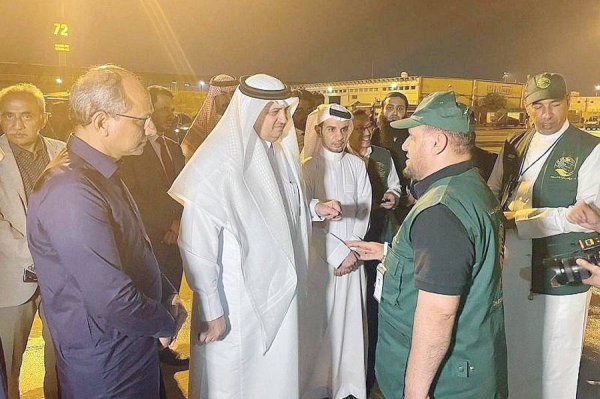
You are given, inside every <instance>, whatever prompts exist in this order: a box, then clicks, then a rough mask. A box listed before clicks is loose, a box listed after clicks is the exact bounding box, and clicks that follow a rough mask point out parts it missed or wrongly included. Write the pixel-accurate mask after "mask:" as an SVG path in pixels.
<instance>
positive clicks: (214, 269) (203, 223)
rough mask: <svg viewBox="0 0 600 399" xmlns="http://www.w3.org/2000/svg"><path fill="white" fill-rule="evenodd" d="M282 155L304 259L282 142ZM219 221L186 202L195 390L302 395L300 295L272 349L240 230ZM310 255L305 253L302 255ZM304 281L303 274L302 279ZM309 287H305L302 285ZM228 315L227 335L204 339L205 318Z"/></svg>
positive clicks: (214, 398)
mask: <svg viewBox="0 0 600 399" xmlns="http://www.w3.org/2000/svg"><path fill="white" fill-rule="evenodd" d="M275 156H276V158H277V164H278V169H279V174H280V177H281V179H280V183H281V184H282V190H280V191H283V192H284V193H285V195H282V196H283V197H285V198H283V199H284V207H285V209H286V211H287V219H288V223H289V225H290V232H291V236H292V243H293V246H294V256H295V258H296V264H297V265H298V264H305V262H306V260H305V259H304V257H305V255H304V250H303V249H302V240H301V239H299V238H298V237H299V235H300V234H302V233H301V229H300V225H299V223H300V222H299V218H300V213H299V210H300V207H301V206H305V204H304V200H303V199H302V198H300V192H299V190H298V187H297V186H296V183H295V182H294V178H293V176H291V170H290V167H289V164H288V163H287V160H286V159H285V156H284V155H283V153H282V150H281V147H280V146H279V144H278V143H276V145H275ZM223 224H224V223H223V221H215V220H212V219H211V217H210V216H208V215H207V214H206V213H203V212H202V209H199V208H197V207H193V206H185V207H184V211H183V216H182V221H181V235H180V242H179V243H180V247H181V251H182V257H183V260H184V267H185V270H186V275H187V276H188V277H190V276H193V278H194V281H195V284H194V285H195V286H196V287H200V290H199V292H197V293H195V294H194V300H193V307H194V309H193V312H192V327H191V350H190V352H191V359H190V383H189V397H190V398H193V399H197V398H210V399H232V398H238V399H254V398H290V399H293V398H298V395H299V383H298V300H297V297H294V299H293V301H292V303H291V304H290V307H289V310H288V312H287V314H286V316H285V318H284V320H283V322H282V324H281V327H280V328H279V331H278V332H277V336H276V337H275V340H274V341H273V344H272V345H271V347H270V348H269V350H268V351H267V352H266V353H263V352H264V348H263V345H262V341H263V340H262V337H261V333H260V331H261V328H260V325H259V319H258V318H257V316H256V313H255V311H254V309H253V308H252V305H251V301H250V297H249V295H248V290H247V285H246V284H245V283H244V279H243V275H242V270H241V267H242V264H241V263H242V253H241V251H242V249H241V248H240V244H239V242H238V241H237V240H236V238H235V236H234V235H233V234H232V233H231V232H230V231H229V230H228V229H227V228H222V227H221V226H223ZM300 257H302V259H299V258H300ZM298 281H299V284H300V282H302V278H301V276H299V278H298ZM302 289H303V287H300V286H299V287H298V290H302ZM222 315H226V316H227V318H226V320H227V322H228V325H227V330H226V333H225V335H224V336H223V338H221V339H220V340H218V341H215V342H212V343H209V344H200V343H199V341H198V339H197V337H198V333H199V332H200V327H201V323H202V320H214V319H216V318H218V317H220V316H222Z"/></svg>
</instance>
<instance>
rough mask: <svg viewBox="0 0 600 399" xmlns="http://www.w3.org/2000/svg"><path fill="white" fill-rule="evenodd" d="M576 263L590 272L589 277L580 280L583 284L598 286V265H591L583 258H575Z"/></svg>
mask: <svg viewBox="0 0 600 399" xmlns="http://www.w3.org/2000/svg"><path fill="white" fill-rule="evenodd" d="M577 264H578V265H579V266H581V267H583V268H584V269H587V270H589V272H590V273H592V275H591V276H590V278H586V279H585V280H581V281H582V282H583V283H584V284H587V285H591V286H594V287H597V288H600V267H598V266H596V265H593V264H591V263H590V262H588V261H587V260H584V259H577Z"/></svg>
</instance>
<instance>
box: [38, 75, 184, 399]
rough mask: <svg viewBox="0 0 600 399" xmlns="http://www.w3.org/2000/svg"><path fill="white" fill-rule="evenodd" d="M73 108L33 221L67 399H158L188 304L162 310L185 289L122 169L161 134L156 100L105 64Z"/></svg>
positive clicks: (76, 94) (77, 91)
mask: <svg viewBox="0 0 600 399" xmlns="http://www.w3.org/2000/svg"><path fill="white" fill-rule="evenodd" d="M71 104H72V105H71V107H72V114H73V116H74V118H75V122H76V127H75V130H74V133H73V134H72V135H71V137H70V138H69V141H68V143H67V148H66V150H65V151H63V152H62V153H61V154H59V155H58V157H57V158H56V159H55V160H54V161H53V162H52V163H51V164H50V165H49V167H48V169H46V171H45V172H44V173H43V174H42V176H41V177H40V179H39V180H38V182H37V184H36V186H35V188H34V192H33V193H32V195H31V197H30V205H29V213H28V215H27V216H28V218H27V225H28V229H27V237H28V240H29V246H30V249H31V253H32V256H33V259H34V262H35V265H36V270H37V273H38V279H39V285H40V289H41V295H42V302H43V304H44V306H45V309H46V317H47V319H48V325H49V327H50V331H51V334H52V338H53V341H54V345H55V351H56V363H57V371H58V378H59V387H60V391H61V397H62V398H63V399H65V398H100V397H102V398H108V397H110V398H136V399H137V398H158V397H159V381H160V374H159V363H158V353H157V351H156V344H157V340H160V342H161V344H163V345H164V346H167V345H169V344H170V343H171V341H172V337H174V336H175V334H176V327H177V326H179V325H180V323H176V321H175V319H179V317H178V315H177V314H178V311H179V309H180V308H179V305H178V304H177V305H174V306H171V305H166V306H163V305H162V304H161V302H163V303H169V304H170V303H173V297H174V295H175V290H174V289H173V287H172V286H168V285H166V284H163V283H162V281H161V280H162V276H161V273H160V270H159V267H158V264H157V262H156V258H155V257H154V254H153V253H152V246H151V245H150V242H149V240H148V236H147V235H146V232H145V230H144V226H143V223H142V221H141V218H140V215H139V212H138V210H137V207H136V205H135V203H134V201H133V199H132V197H131V195H130V194H129V192H128V190H127V188H126V186H125V185H124V184H123V182H122V180H121V178H120V176H119V170H118V169H119V163H118V161H119V160H120V159H121V158H122V157H123V156H127V155H139V154H140V153H141V152H142V149H143V147H144V144H145V143H146V137H147V135H149V134H150V133H151V132H152V131H153V130H154V125H153V124H152V121H151V119H150V115H151V114H152V103H151V102H150V96H149V95H148V92H147V91H146V89H145V87H144V85H143V84H142V82H141V81H140V80H139V79H138V78H137V77H136V76H135V75H133V74H132V73H130V72H128V71H126V70H124V69H122V68H119V67H116V66H102V67H98V68H93V69H91V70H90V71H89V72H87V73H86V74H85V75H83V76H82V77H80V78H79V80H78V81H77V82H76V83H75V85H74V86H73V88H72V90H71ZM179 321H180V320H179ZM176 324H177V326H176Z"/></svg>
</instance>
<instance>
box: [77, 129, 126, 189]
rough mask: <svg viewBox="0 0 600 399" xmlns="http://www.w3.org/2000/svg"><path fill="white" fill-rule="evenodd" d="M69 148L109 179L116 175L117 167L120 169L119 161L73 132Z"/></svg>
mask: <svg viewBox="0 0 600 399" xmlns="http://www.w3.org/2000/svg"><path fill="white" fill-rule="evenodd" d="M67 149H68V150H69V151H70V152H72V153H74V154H75V155H77V156H78V157H80V158H81V159H83V160H84V161H86V162H87V163H88V164H90V165H91V166H92V167H93V168H94V169H96V170H97V171H98V172H100V173H102V175H103V176H104V177H106V178H107V179H108V178H110V177H111V176H112V175H114V174H115V172H116V171H117V169H119V164H118V162H117V161H115V160H114V159H112V158H111V157H109V156H108V155H106V154H103V153H101V152H100V151H98V150H97V149H95V148H94V147H92V146H91V145H89V144H88V143H86V142H85V141H83V140H81V139H80V138H79V137H77V136H75V135H73V134H72V135H71V136H70V137H69V141H68V142H67Z"/></svg>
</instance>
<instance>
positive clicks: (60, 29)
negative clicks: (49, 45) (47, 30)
mask: <svg viewBox="0 0 600 399" xmlns="http://www.w3.org/2000/svg"><path fill="white" fill-rule="evenodd" d="M54 36H69V25H67V24H61V23H60V22H55V23H54Z"/></svg>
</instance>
